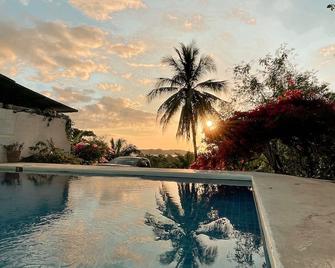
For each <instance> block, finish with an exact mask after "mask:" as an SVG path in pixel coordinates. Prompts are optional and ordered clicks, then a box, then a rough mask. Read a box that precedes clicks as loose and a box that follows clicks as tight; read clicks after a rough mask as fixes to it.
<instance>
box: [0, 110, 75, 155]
mask: <svg viewBox="0 0 335 268" xmlns="http://www.w3.org/2000/svg"><path fill="white" fill-rule="evenodd" d="M65 123H66V121H65V120H64V119H62V118H54V119H53V120H52V121H51V122H50V123H49V126H48V121H47V120H46V119H45V117H44V116H41V115H37V114H30V113H26V112H13V110H10V109H3V108H0V162H6V161H7V157H6V154H5V151H4V149H3V147H2V146H1V145H2V144H10V143H13V142H20V143H22V142H23V143H24V148H23V151H22V156H28V155H29V147H30V146H32V145H34V144H35V143H36V142H38V141H46V140H48V139H50V138H52V140H53V141H54V143H55V145H56V146H57V147H58V148H61V149H64V150H65V151H69V150H70V143H69V141H68V139H67V137H66V132H65Z"/></svg>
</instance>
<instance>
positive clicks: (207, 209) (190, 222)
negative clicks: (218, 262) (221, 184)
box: [145, 183, 232, 268]
mask: <svg viewBox="0 0 335 268" xmlns="http://www.w3.org/2000/svg"><path fill="white" fill-rule="evenodd" d="M212 194H215V192H214V191H212V190H211V189H209V187H208V186H207V185H203V186H200V185H199V186H197V185H196V184H194V183H179V184H178V195H179V198H180V202H178V203H177V202H176V201H175V199H174V198H173V196H172V195H171V194H170V193H169V191H168V190H167V189H166V187H165V186H164V184H163V185H162V187H161V189H160V198H161V200H160V199H157V206H158V210H159V211H160V214H161V216H162V217H159V218H157V217H156V216H154V215H153V214H151V213H148V212H147V213H146V214H145V224H146V225H148V226H151V227H152V228H153V232H154V234H155V239H156V240H157V241H159V240H163V241H168V240H170V241H171V245H172V249H171V250H168V251H166V252H164V253H162V254H160V256H159V260H160V262H161V264H165V265H168V264H171V263H172V262H174V261H176V262H177V264H176V267H185V268H186V267H199V266H200V265H204V264H205V265H211V264H213V263H214V262H215V259H216V257H217V254H218V249H217V246H209V245H206V244H205V243H204V242H203V241H202V239H201V236H200V235H206V236H208V237H209V238H210V239H228V238H229V237H230V236H231V235H232V226H231V225H230V222H229V220H228V219H225V218H217V217H216V215H215V211H213V209H212V208H211V203H210V202H209V201H210V197H211V195H212Z"/></svg>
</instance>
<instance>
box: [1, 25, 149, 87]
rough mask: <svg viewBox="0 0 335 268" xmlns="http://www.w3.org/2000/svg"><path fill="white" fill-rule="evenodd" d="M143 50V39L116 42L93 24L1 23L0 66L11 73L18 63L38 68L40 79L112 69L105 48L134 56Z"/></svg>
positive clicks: (127, 55)
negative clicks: (24, 25) (20, 24)
mask: <svg viewBox="0 0 335 268" xmlns="http://www.w3.org/2000/svg"><path fill="white" fill-rule="evenodd" d="M144 50H145V44H144V43H143V42H141V41H136V42H132V43H126V44H123V43H120V42H119V43H117V44H115V45H114V44H113V40H111V39H110V38H109V36H108V34H107V33H106V32H104V31H102V30H101V29H99V28H96V27H91V26H85V25H81V26H75V27H72V26H68V25H66V24H65V23H62V22H37V23H36V24H35V26H34V27H17V26H16V25H14V24H9V23H0V68H2V69H3V70H4V71H6V70H7V72H6V73H8V72H10V69H9V67H8V66H11V73H12V72H14V71H15V70H16V69H15V68H14V67H16V66H20V67H21V68H23V67H25V66H29V68H33V69H34V70H36V72H37V75H36V76H35V77H34V78H35V79H38V80H41V81H52V80H55V79H58V78H80V79H83V80H87V79H89V78H90V76H91V75H92V74H93V73H97V72H100V73H106V72H108V71H109V62H110V61H109V60H108V59H107V58H106V51H107V52H108V53H109V54H116V55H118V56H120V57H122V58H131V57H133V56H136V55H139V54H141V53H143V52H144ZM13 66H14V67H13ZM13 68H14V69H15V70H14V69H13Z"/></svg>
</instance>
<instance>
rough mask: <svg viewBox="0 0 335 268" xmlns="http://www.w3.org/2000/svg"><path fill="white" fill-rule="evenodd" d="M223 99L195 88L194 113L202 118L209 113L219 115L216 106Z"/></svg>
mask: <svg viewBox="0 0 335 268" xmlns="http://www.w3.org/2000/svg"><path fill="white" fill-rule="evenodd" d="M221 101H222V100H221V99H220V98H219V97H217V96H215V95H213V94H211V93H208V92H200V91H198V90H194V93H193V100H192V103H193V113H194V114H195V115H196V116H197V117H200V118H205V117H206V116H208V115H212V116H213V115H214V116H219V113H218V111H217V110H216V109H215V108H214V106H215V104H217V103H219V102H221Z"/></svg>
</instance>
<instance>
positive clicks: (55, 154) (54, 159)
mask: <svg viewBox="0 0 335 268" xmlns="http://www.w3.org/2000/svg"><path fill="white" fill-rule="evenodd" d="M29 149H30V151H31V155H30V156H28V157H25V158H23V159H22V161H23V162H34V163H59V164H80V163H81V160H80V159H79V158H77V157H75V156H74V155H72V154H71V153H67V152H64V150H62V149H59V148H57V147H56V146H55V144H54V142H53V141H52V139H50V140H47V141H46V142H43V141H39V142H37V143H36V144H35V145H34V146H31V147H29Z"/></svg>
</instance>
